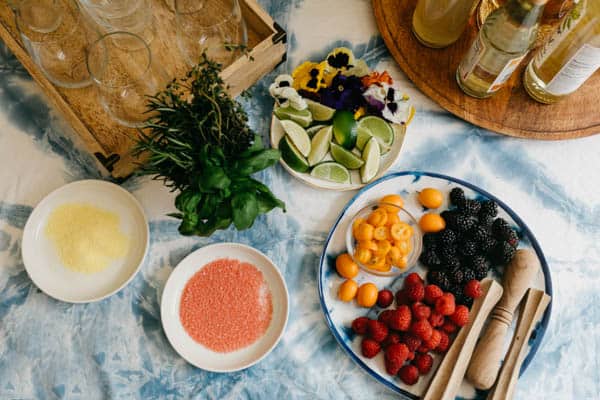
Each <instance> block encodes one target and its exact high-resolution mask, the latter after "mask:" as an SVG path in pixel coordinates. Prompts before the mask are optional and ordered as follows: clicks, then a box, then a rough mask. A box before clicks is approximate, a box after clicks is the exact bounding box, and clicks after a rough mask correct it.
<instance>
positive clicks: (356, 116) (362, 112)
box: [354, 107, 367, 121]
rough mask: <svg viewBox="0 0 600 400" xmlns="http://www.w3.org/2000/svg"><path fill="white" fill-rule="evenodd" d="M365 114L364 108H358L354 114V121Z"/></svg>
mask: <svg viewBox="0 0 600 400" xmlns="http://www.w3.org/2000/svg"><path fill="white" fill-rule="evenodd" d="M366 113H367V109H366V107H358V110H356V111H355V112H354V119H355V120H357V121H358V120H359V119H361V118H362V117H363V116H364V115H365V114H366Z"/></svg>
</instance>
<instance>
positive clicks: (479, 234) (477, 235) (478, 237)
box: [469, 225, 489, 243]
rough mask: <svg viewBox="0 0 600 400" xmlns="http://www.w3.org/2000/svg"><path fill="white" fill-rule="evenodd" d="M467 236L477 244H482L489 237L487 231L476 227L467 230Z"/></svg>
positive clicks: (481, 227)
mask: <svg viewBox="0 0 600 400" xmlns="http://www.w3.org/2000/svg"><path fill="white" fill-rule="evenodd" d="M469 236H470V237H471V238H472V239H473V240H474V241H476V242H477V243H479V242H483V241H485V240H486V239H487V238H488V237H489V235H488V231H487V229H485V228H484V227H483V226H477V225H475V226H474V227H472V228H471V229H469Z"/></svg>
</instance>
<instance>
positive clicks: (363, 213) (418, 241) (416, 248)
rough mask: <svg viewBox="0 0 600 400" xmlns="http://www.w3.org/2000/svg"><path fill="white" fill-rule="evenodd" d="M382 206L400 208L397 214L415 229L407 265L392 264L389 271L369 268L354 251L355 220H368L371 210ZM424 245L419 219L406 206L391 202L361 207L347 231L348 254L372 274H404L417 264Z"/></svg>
mask: <svg viewBox="0 0 600 400" xmlns="http://www.w3.org/2000/svg"><path fill="white" fill-rule="evenodd" d="M381 206H386V207H387V208H388V210H389V209H390V208H394V209H397V210H398V211H397V214H398V217H400V220H401V221H402V222H405V223H407V224H408V225H410V226H411V227H412V229H413V235H412V236H411V238H410V244H411V247H412V250H411V252H410V254H409V255H408V259H407V262H406V266H405V267H404V268H400V267H397V266H395V265H392V268H391V269H390V270H389V271H379V270H375V269H372V268H369V267H368V266H367V265H365V264H363V263H361V262H360V261H358V260H357V259H356V257H354V251H355V250H356V244H357V241H356V240H355V239H354V235H353V232H352V227H353V226H354V221H356V220H357V219H358V218H362V219H364V220H366V219H367V217H368V216H369V214H371V212H373V211H374V210H376V209H377V208H379V207H381ZM388 212H389V211H388ZM422 245H423V238H422V233H421V229H419V223H418V222H417V219H416V218H415V217H413V216H412V214H411V213H409V212H408V211H406V210H405V209H404V208H402V207H399V206H397V205H394V204H389V203H382V202H375V203H370V204H369V205H367V206H366V207H364V208H363V209H361V210H360V211H359V212H357V213H356V215H354V217H352V220H351V221H350V224H349V225H348V229H347V231H346V249H347V251H348V254H350V256H351V257H352V259H353V260H354V262H356V264H358V266H360V268H362V269H363V270H364V271H366V272H368V273H370V274H373V275H378V276H398V275H400V274H403V273H405V272H406V271H408V270H410V269H411V268H413V267H414V266H415V265H416V264H417V260H418V259H419V256H420V255H421V248H422Z"/></svg>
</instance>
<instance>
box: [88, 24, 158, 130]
mask: <svg viewBox="0 0 600 400" xmlns="http://www.w3.org/2000/svg"><path fill="white" fill-rule="evenodd" d="M87 67H88V70H89V72H90V75H91V76H92V80H93V82H94V84H95V85H96V87H97V88H98V96H99V98H100V103H101V104H102V106H103V107H104V109H105V110H106V111H107V112H108V113H109V114H110V116H111V117H112V118H113V119H114V120H115V121H117V122H118V123H120V124H121V125H125V126H128V127H132V128H135V127H141V126H143V125H144V122H145V121H146V120H147V119H148V118H149V117H150V115H149V114H147V113H146V111H147V100H148V99H147V96H152V95H154V94H156V93H157V92H159V91H160V90H162V89H164V87H165V85H166V83H167V82H168V77H167V76H166V73H165V72H164V70H163V69H162V68H161V67H160V66H159V65H157V63H155V62H153V60H152V54H151V52H150V48H149V47H148V44H147V43H146V42H144V40H143V39H142V38H141V37H139V36H137V35H135V34H133V33H130V32H111V33H108V34H106V35H104V36H102V37H101V38H100V39H98V40H97V41H96V42H94V43H92V44H91V45H90V46H89V51H88V57H87Z"/></svg>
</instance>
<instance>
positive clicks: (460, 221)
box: [446, 214, 475, 233]
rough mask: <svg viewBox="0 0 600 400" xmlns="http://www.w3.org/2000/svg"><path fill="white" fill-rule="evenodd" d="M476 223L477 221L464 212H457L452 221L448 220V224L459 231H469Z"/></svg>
mask: <svg viewBox="0 0 600 400" xmlns="http://www.w3.org/2000/svg"><path fill="white" fill-rule="evenodd" d="M474 225H475V221H473V220H472V219H471V218H470V217H469V216H468V215H464V214H456V215H455V216H454V218H452V220H451V221H446V226H448V227H449V228H450V229H452V230H454V231H457V232H458V233H463V232H467V231H468V230H469V229H471V228H472V227H473V226H474Z"/></svg>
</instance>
